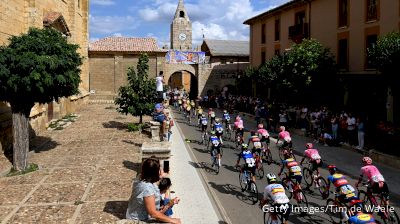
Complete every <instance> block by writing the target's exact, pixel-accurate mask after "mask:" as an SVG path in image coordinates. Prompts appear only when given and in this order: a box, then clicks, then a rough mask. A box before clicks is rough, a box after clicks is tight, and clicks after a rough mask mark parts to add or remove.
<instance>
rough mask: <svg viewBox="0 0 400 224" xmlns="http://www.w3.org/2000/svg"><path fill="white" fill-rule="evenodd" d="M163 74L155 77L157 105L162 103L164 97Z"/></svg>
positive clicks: (161, 72)
mask: <svg viewBox="0 0 400 224" xmlns="http://www.w3.org/2000/svg"><path fill="white" fill-rule="evenodd" d="M163 73H164V72H163V71H160V74H159V75H158V76H157V77H156V90H157V98H158V100H159V103H160V102H162V101H163V99H164V96H163V94H164V93H163V91H164V83H165V81H164V74H163Z"/></svg>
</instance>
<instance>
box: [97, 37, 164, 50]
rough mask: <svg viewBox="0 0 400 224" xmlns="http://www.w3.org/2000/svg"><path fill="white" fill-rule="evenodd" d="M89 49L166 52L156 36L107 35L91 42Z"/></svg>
mask: <svg viewBox="0 0 400 224" xmlns="http://www.w3.org/2000/svg"><path fill="white" fill-rule="evenodd" d="M89 51H114V52H115V51H120V52H166V50H163V49H160V48H159V47H158V45H157V41H156V39H154V38H149V37H146V38H141V37H106V38H103V39H100V40H98V41H95V42H93V43H90V44H89Z"/></svg>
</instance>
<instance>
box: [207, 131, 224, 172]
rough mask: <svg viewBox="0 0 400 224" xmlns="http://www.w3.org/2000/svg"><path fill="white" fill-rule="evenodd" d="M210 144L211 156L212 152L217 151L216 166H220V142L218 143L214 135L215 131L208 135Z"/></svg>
mask: <svg viewBox="0 0 400 224" xmlns="http://www.w3.org/2000/svg"><path fill="white" fill-rule="evenodd" d="M210 143H211V151H210V153H211V156H213V150H216V151H217V159H218V166H221V142H220V141H219V138H218V136H217V135H216V134H215V131H211V133H210V141H209V144H210Z"/></svg>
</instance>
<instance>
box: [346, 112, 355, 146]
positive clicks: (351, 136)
mask: <svg viewBox="0 0 400 224" xmlns="http://www.w3.org/2000/svg"><path fill="white" fill-rule="evenodd" d="M346 123H347V137H348V143H349V145H351V146H355V144H356V143H355V141H356V119H355V118H354V117H353V115H352V114H351V113H349V117H348V118H347V121H346Z"/></svg>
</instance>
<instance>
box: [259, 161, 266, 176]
mask: <svg viewBox="0 0 400 224" xmlns="http://www.w3.org/2000/svg"><path fill="white" fill-rule="evenodd" d="M264 174H265V173H264V166H263V163H262V161H261V160H260V161H259V162H258V164H257V177H258V179H260V180H261V179H262V178H263V177H264Z"/></svg>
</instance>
